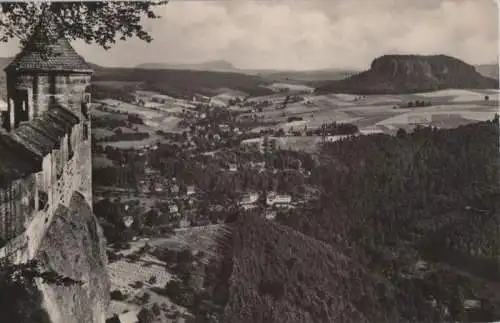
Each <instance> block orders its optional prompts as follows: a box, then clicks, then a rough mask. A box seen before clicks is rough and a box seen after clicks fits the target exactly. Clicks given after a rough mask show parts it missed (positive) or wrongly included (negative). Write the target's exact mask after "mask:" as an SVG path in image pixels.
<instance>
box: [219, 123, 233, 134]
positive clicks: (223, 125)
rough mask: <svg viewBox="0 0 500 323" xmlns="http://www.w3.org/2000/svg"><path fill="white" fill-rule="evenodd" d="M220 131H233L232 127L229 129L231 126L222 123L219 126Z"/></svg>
mask: <svg viewBox="0 0 500 323" xmlns="http://www.w3.org/2000/svg"><path fill="white" fill-rule="evenodd" d="M219 130H220V131H223V132H228V131H229V130H231V127H229V125H227V124H224V123H222V124H220V125H219Z"/></svg>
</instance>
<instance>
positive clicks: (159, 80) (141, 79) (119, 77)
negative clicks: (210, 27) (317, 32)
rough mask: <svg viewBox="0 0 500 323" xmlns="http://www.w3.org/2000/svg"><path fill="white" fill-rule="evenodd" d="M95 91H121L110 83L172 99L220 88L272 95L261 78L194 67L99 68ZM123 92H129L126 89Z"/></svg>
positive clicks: (209, 94) (204, 93)
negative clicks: (192, 68) (173, 68)
mask: <svg viewBox="0 0 500 323" xmlns="http://www.w3.org/2000/svg"><path fill="white" fill-rule="evenodd" d="M92 82H93V90H94V91H109V92H113V91H114V92H116V91H120V88H116V87H113V86H112V85H113V82H119V83H121V84H124V83H129V84H130V85H134V88H135V89H136V90H148V91H157V92H160V93H163V94H166V95H169V96H172V97H175V98H192V96H193V95H194V94H195V93H199V94H203V95H207V96H212V95H216V94H218V90H219V89H220V88H229V89H232V90H237V91H241V92H244V93H247V94H249V95H252V96H257V95H267V94H271V93H272V91H271V90H269V89H266V88H264V87H263V85H267V84H269V83H270V82H269V81H267V80H264V79H263V78H261V77H258V76H253V75H246V74H240V73H232V72H231V73H229V72H211V71H194V70H150V69H133V68H98V69H96V70H95V74H94V76H93V79H92ZM122 92H125V93H130V89H128V88H125V89H123V90H122Z"/></svg>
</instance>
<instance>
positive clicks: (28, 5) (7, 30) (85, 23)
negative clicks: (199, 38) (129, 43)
mask: <svg viewBox="0 0 500 323" xmlns="http://www.w3.org/2000/svg"><path fill="white" fill-rule="evenodd" d="M167 2H168V1H157V2H153V1H101V2H62V1H61V2H60V1H53V2H29V1H22V2H3V3H1V6H0V9H1V11H0V35H1V36H0V41H2V42H6V41H8V40H9V39H10V38H13V37H17V38H19V39H20V40H21V42H22V43H23V44H26V42H27V40H28V39H29V37H30V36H31V35H32V34H33V32H34V31H35V28H37V27H38V26H40V25H51V26H52V28H53V31H54V35H53V36H55V37H57V38H59V37H61V36H64V37H67V38H69V39H82V40H84V41H85V42H87V43H89V44H90V43H95V44H97V45H99V46H102V47H103V48H105V49H109V48H110V46H111V45H112V44H113V43H114V42H115V39H116V38H117V37H118V38H119V39H121V40H125V39H128V38H130V37H137V38H139V39H141V40H144V41H147V42H150V41H151V40H152V37H151V35H149V34H148V33H147V32H146V31H145V30H144V27H143V25H142V24H141V18H143V17H147V18H150V19H157V18H159V17H160V16H158V15H157V14H156V13H155V12H154V10H153V9H154V7H155V6H158V5H163V4H166V3H167ZM47 36H49V35H47Z"/></svg>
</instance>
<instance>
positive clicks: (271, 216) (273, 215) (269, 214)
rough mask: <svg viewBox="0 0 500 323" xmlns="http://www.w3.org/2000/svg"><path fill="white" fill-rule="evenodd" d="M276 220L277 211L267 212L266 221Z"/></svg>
mask: <svg viewBox="0 0 500 323" xmlns="http://www.w3.org/2000/svg"><path fill="white" fill-rule="evenodd" d="M275 218H276V211H267V212H266V219H268V220H274V219H275Z"/></svg>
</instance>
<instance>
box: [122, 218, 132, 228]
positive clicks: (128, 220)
mask: <svg viewBox="0 0 500 323" xmlns="http://www.w3.org/2000/svg"><path fill="white" fill-rule="evenodd" d="M133 223H134V218H133V217H132V216H130V215H127V216H125V217H123V224H124V225H125V227H127V228H130V226H131V225H132V224H133Z"/></svg>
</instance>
